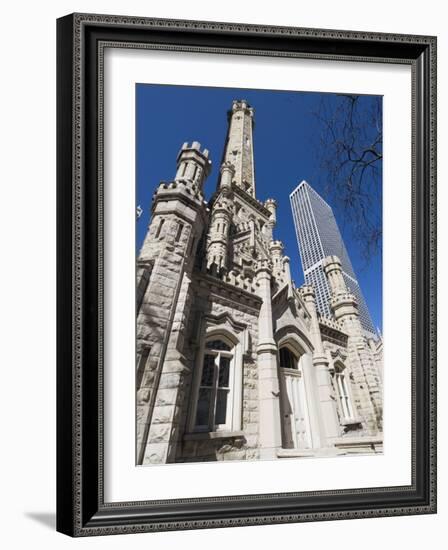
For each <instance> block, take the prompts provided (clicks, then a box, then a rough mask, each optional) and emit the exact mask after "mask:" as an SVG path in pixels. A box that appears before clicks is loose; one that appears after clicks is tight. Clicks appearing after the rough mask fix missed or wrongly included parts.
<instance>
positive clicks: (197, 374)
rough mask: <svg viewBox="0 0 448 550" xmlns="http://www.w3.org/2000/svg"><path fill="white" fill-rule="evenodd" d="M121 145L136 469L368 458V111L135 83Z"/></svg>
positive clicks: (372, 304)
mask: <svg viewBox="0 0 448 550" xmlns="http://www.w3.org/2000/svg"><path fill="white" fill-rule="evenodd" d="M135 128H136V134H135V144H136V145H135V168H136V169H135V173H136V181H135V186H136V204H135V208H136V226H135V227H136V229H135V236H136V239H135V244H136V247H135V250H136V253H135V280H136V286H135V301H136V320H135V321H136V326H135V357H136V374H135V392H136V393H135V433H136V438H135V463H136V465H141V466H150V465H161V464H171V463H192V462H193V463H194V462H213V461H214V462H219V461H254V460H282V459H293V458H295V459H302V458H303V459H304V458H308V459H322V458H327V457H332V458H333V457H341V460H343V459H344V458H343V457H347V456H349V457H355V456H365V455H377V454H382V453H383V434H384V431H386V430H387V423H386V425H384V422H383V391H384V388H383V336H382V324H383V300H382V288H383V286H382V283H383V269H382V252H383V250H382V230H383V200H382V195H383V193H382V191H383V170H382V162H383V97H382V96H380V95H367V94H366V95H360V94H354V93H350V90H349V89H348V90H341V91H340V93H323V92H318V91H316V92H312V91H300V90H290V91H286V90H268V89H241V88H220V87H205V86H180V85H164V84H157V83H145V82H139V83H136V85H135ZM388 344H390V342H389V341H388V342H387V344H386V345H388ZM392 344H393V343H392ZM299 464H300V462H299V463H298V466H297V467H298V468H299Z"/></svg>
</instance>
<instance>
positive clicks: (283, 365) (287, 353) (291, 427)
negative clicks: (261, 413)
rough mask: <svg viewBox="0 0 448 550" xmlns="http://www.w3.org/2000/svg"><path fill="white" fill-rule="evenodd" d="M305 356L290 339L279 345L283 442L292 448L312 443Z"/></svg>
mask: <svg viewBox="0 0 448 550" xmlns="http://www.w3.org/2000/svg"><path fill="white" fill-rule="evenodd" d="M303 358H304V354H300V353H299V352H298V350H296V349H294V350H293V349H292V347H291V346H289V345H288V344H287V343H286V344H284V345H282V347H280V349H279V365H280V369H279V371H280V387H281V401H282V427H283V446H284V447H285V448H290V449H310V448H311V446H312V445H311V430H310V422H309V413H308V406H307V398H306V391H305V383H304V372H303V365H302V362H303Z"/></svg>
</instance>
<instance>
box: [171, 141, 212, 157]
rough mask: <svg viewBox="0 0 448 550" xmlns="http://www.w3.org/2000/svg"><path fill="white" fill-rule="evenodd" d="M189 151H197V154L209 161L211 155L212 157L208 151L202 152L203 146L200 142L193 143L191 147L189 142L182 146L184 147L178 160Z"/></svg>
mask: <svg viewBox="0 0 448 550" xmlns="http://www.w3.org/2000/svg"><path fill="white" fill-rule="evenodd" d="M187 151H196V152H197V153H199V154H200V155H202V156H203V157H205V158H206V159H208V158H209V155H210V152H209V150H208V149H204V150H203V151H201V144H200V143H199V141H193V142H192V144H191V145H189V144H188V141H186V142H185V143H184V144H183V145H182V147H181V149H180V151H179V153H178V155H177V159H178V160H179V158H180V156H181V155H182V154H183V153H185V152H187Z"/></svg>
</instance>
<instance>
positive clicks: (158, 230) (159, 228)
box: [156, 218, 165, 239]
mask: <svg viewBox="0 0 448 550" xmlns="http://www.w3.org/2000/svg"><path fill="white" fill-rule="evenodd" d="M164 223H165V220H164V219H163V218H162V219H161V220H160V223H159V227H158V228H157V231H156V239H158V238H159V237H160V233H161V231H162V227H163V224H164Z"/></svg>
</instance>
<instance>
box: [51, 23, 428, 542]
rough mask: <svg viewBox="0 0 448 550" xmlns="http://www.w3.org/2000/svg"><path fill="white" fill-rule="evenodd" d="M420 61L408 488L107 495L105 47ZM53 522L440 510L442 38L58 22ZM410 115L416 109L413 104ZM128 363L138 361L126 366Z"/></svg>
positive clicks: (250, 519) (211, 523)
mask: <svg viewBox="0 0 448 550" xmlns="http://www.w3.org/2000/svg"><path fill="white" fill-rule="evenodd" d="M107 44H109V45H111V44H116V45H117V46H118V47H122V48H140V47H147V48H148V47H152V48H157V49H162V50H163V49H167V50H168V49H169V50H171V51H189V52H214V53H221V54H223V55H225V54H226V53H233V54H246V55H247V54H250V55H264V56H273V57H302V58H303V57H306V58H311V59H331V60H342V61H358V62H365V63H369V62H377V63H398V64H407V65H410V66H411V68H412V105H413V108H412V115H411V116H412V130H413V136H412V210H413V211H412V217H413V223H412V250H413V257H412V294H413V295H412V348H413V349H412V366H411V368H412V434H413V438H412V465H413V469H412V484H411V485H410V486H403V487H395V486H394V487H382V488H372V489H354V490H350V489H345V490H338V491H320V492H312V493H281V494H263V495H242V496H234V497H220V496H216V497H215V498H191V499H178V500H169V501H168V500H166V501H152V500H151V495H150V494H148V500H147V501H145V502H140V501H139V502H119V503H108V502H105V501H104V491H103V445H102V441H103V440H102V437H103V416H102V415H103V412H102V403H103V317H102V316H103V264H102V261H103V217H102V216H103V183H102V160H103V157H102V155H103V136H102V131H103V119H102V104H103V103H102V98H103V96H102V93H103V88H102V79H103V70H102V67H103V65H102V63H103V53H104V47H105V45H107ZM57 50H58V58H57V71H58V75H57V97H58V104H57V119H58V123H57V138H58V149H57V158H58V164H57V185H58V198H57V210H58V211H57V230H58V246H57V250H58V268H57V269H58V273H57V276H58V288H57V291H58V324H57V326H58V367H57V368H58V372H57V386H58V388H57V389H58V398H57V415H58V420H57V432H58V444H57V476H58V480H57V482H58V483H57V529H58V531H60V532H62V533H65V534H68V535H71V536H89V535H106V534H117V533H135V532H146V531H160V530H173V529H199V528H211V527H227V526H237V525H262V524H267V523H284V522H302V521H322V520H331V519H349V518H366V517H380V516H392V515H404V514H427V513H435V512H436V371H435V369H436V38H435V37H430V36H408V35H398V34H378V33H368V32H349V31H335V30H317V29H304V28H290V27H271V26H263V27H261V26H254V25H242V24H230V23H212V22H200V21H177V20H162V19H146V18H137V17H122V16H108V15H91V14H74V15H69V16H66V17H63V18H61V19H59V20H58V22H57ZM410 114H411V113H410ZM130 368H131V366H130Z"/></svg>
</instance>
